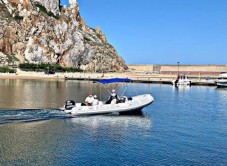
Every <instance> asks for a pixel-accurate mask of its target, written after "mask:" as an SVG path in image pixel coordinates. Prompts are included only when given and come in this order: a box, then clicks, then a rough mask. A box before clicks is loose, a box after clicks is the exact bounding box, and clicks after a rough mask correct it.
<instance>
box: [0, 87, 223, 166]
mask: <svg viewBox="0 0 227 166" xmlns="http://www.w3.org/2000/svg"><path fill="white" fill-rule="evenodd" d="M72 84H73V83H72ZM67 87H68V88H70V87H71V86H67ZM135 89H136V90H137V92H138V93H148V92H151V93H152V95H153V96H154V98H155V101H154V102H153V103H152V104H151V105H149V106H148V107H146V108H144V109H143V110H142V112H143V115H142V116H117V115H111V116H91V117H72V116H70V115H65V114H64V113H63V112H61V111H59V110H58V109H31V110H23V109H22V110H6V109H5V110H1V111H0V165H206V166H207V165H227V90H226V89H216V88H215V87H200V86H192V87H190V88H180V89H177V88H174V87H172V86H170V85H152V84H131V85H130V86H129V88H128V90H127V91H128V92H127V94H128V95H132V94H134V93H135V91H134V90H135ZM67 90H69V89H67Z"/></svg>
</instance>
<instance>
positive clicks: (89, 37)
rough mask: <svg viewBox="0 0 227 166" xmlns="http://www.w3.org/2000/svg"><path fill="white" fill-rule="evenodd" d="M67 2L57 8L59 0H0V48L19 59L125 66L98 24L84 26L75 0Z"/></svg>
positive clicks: (86, 67) (102, 67)
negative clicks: (67, 5) (95, 25)
mask: <svg viewBox="0 0 227 166" xmlns="http://www.w3.org/2000/svg"><path fill="white" fill-rule="evenodd" d="M69 2H70V8H67V7H65V6H64V7H61V8H60V7H59V0H48V1H47V0H0V52H2V53H4V55H9V56H14V57H15V58H16V59H17V60H18V61H20V62H26V61H27V62H30V63H41V62H42V63H58V64H60V65H62V66H70V67H78V66H80V67H81V68H82V69H84V70H90V71H94V70H95V71H101V70H105V71H123V70H126V69H127V66H126V64H125V62H124V60H123V59H122V58H121V57H120V56H119V55H118V54H117V52H116V50H115V49H114V48H113V47H112V46H111V45H110V44H109V43H108V42H107V39H106V36H105V35H104V33H103V32H102V31H101V28H96V29H93V28H90V27H88V26H87V25H86V23H85V22H84V20H83V18H82V17H81V15H80V13H79V6H78V3H77V0H70V1H69ZM2 55H3V54H2ZM3 59H4V58H2V60H3Z"/></svg>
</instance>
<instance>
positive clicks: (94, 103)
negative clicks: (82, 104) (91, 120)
mask: <svg viewBox="0 0 227 166" xmlns="http://www.w3.org/2000/svg"><path fill="white" fill-rule="evenodd" d="M98 104H99V100H98V99H97V96H96V95H94V101H93V103H92V105H98Z"/></svg>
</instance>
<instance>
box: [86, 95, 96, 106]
mask: <svg viewBox="0 0 227 166" xmlns="http://www.w3.org/2000/svg"><path fill="white" fill-rule="evenodd" d="M93 102H94V97H93V96H92V93H91V92H89V93H88V97H86V99H85V102H84V103H85V105H86V106H92V104H93Z"/></svg>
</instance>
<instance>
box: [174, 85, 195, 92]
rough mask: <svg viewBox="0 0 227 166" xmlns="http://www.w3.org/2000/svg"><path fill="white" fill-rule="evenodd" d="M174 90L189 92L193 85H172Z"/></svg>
mask: <svg viewBox="0 0 227 166" xmlns="http://www.w3.org/2000/svg"><path fill="white" fill-rule="evenodd" d="M172 87H173V90H174V91H176V90H177V91H179V92H188V91H190V89H191V86H172Z"/></svg>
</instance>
